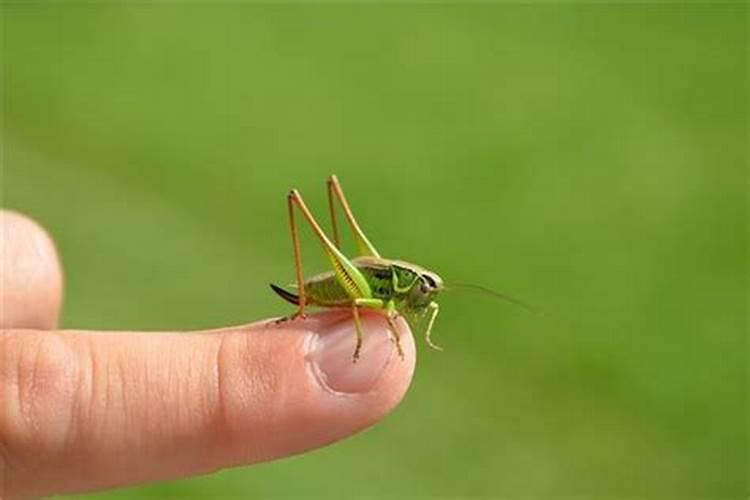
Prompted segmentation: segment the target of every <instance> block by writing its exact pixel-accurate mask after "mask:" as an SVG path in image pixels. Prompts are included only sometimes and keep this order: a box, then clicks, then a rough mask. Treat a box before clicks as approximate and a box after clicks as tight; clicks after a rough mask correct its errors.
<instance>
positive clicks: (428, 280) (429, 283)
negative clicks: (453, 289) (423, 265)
mask: <svg viewBox="0 0 750 500" xmlns="http://www.w3.org/2000/svg"><path fill="white" fill-rule="evenodd" d="M430 288H437V283H435V280H434V279H432V276H430V275H429V274H423V275H422V291H425V292H426V291H427V290H428V289H430Z"/></svg>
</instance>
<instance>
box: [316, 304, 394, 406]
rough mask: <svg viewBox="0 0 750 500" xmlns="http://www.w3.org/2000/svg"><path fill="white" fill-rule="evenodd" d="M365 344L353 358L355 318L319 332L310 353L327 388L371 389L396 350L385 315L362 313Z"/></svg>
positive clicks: (354, 391) (318, 376)
mask: <svg viewBox="0 0 750 500" xmlns="http://www.w3.org/2000/svg"><path fill="white" fill-rule="evenodd" d="M362 316H363V317H362V336H363V338H362V348H361V350H360V354H359V359H357V361H356V362H354V359H353V356H354V349H355V347H356V343H357V335H356V330H355V327H354V321H353V319H352V318H348V319H345V320H344V321H341V322H339V323H335V324H334V325H331V327H330V328H329V329H327V330H326V331H324V332H322V333H318V334H317V337H316V339H315V341H314V343H313V345H312V346H311V352H310V355H309V357H308V359H309V361H310V362H311V364H312V371H313V373H314V374H315V376H316V377H317V378H318V380H319V382H320V383H321V384H322V385H323V386H324V387H326V388H328V389H331V390H333V391H335V392H342V393H350V394H356V393H363V392H367V391H369V390H370V389H371V388H372V387H373V386H374V385H375V382H376V381H377V379H378V377H380V374H381V373H383V371H384V370H385V367H386V365H387V364H388V362H389V361H390V359H391V357H392V356H393V355H394V354H395V348H394V347H393V345H392V343H391V341H390V338H389V335H388V330H387V323H386V322H385V319H383V318H379V317H377V316H373V315H362Z"/></svg>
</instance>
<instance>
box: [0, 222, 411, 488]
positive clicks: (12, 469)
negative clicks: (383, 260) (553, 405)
mask: <svg viewBox="0 0 750 500" xmlns="http://www.w3.org/2000/svg"><path fill="white" fill-rule="evenodd" d="M0 238H2V239H0V497H6V496H7V497H23V496H33V495H45V494H53V493H68V492H81V491H88V490H94V489H102V488H109V487H114V486H125V485H130V484H137V483H142V482H146V481H155V480H165V479H172V478H179V477H184V476H190V475H194V474H204V473H207V472H211V471H214V470H217V469H221V468H224V467H230V466H236V465H242V464H252V463H257V462H263V461H268V460H272V459H275V458H280V457H284V456H287V455H293V454H296V453H300V452H303V451H305V450H309V449H312V448H317V447H319V446H323V445H325V444H328V443H331V442H333V441H337V440H339V439H342V438H344V437H346V436H349V435H351V434H353V433H355V432H357V431H359V430H362V429H364V428H366V427H368V426H370V425H372V424H373V423H375V422H376V421H378V420H379V419H381V418H383V417H384V416H385V415H386V414H387V413H388V412H390V411H391V410H392V409H393V408H394V407H395V406H396V405H397V404H398V402H399V401H400V400H401V398H402V397H403V396H404V394H405V392H406V390H407V388H408V386H409V383H410V381H411V378H412V374H413V371H414V360H415V352H414V341H413V339H412V336H411V334H408V335H407V334H406V332H408V326H407V324H406V323H405V322H404V321H402V320H399V329H400V330H401V331H402V332H404V333H405V334H404V335H403V336H402V340H401V343H402V345H403V349H404V353H405V359H404V360H403V361H402V360H400V359H399V357H398V355H396V352H395V349H394V348H393V347H392V345H391V343H390V341H389V339H388V332H387V324H386V321H385V320H384V319H383V318H382V317H381V316H380V315H378V314H376V313H367V312H366V311H363V312H362V321H363V326H364V328H365V338H364V344H363V346H362V354H361V358H360V359H359V361H358V362H357V363H356V364H352V357H351V356H352V352H353V348H354V326H353V323H352V321H351V315H350V313H348V312H341V311H332V312H326V313H322V314H319V315H314V316H310V317H308V318H307V319H305V320H296V321H291V322H287V323H282V324H279V325H275V324H273V322H269V321H265V322H258V323H254V324H251V325H246V326H238V327H229V328H222V329H217V330H210V331H202V332H158V333H157V332H149V333H142V332H106V333H104V332H95V331H79V330H55V328H56V325H57V319H58V314H59V310H60V304H61V302H62V273H61V270H60V266H59V263H58V259H57V254H56V252H55V248H54V245H53V243H52V241H51V240H50V238H49V237H48V236H47V234H46V233H45V232H44V231H43V230H42V229H41V228H39V226H37V225H36V224H35V223H34V222H32V221H31V220H29V219H28V218H26V217H24V216H22V215H19V214H16V213H13V212H3V211H0Z"/></svg>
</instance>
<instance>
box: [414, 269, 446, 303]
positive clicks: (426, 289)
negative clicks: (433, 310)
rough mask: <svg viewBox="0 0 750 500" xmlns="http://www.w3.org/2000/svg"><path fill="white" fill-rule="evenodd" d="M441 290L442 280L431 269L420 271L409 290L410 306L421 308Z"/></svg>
mask: <svg viewBox="0 0 750 500" xmlns="http://www.w3.org/2000/svg"><path fill="white" fill-rule="evenodd" d="M442 290H443V280H442V279H441V278H440V276H438V275H437V274H435V273H433V272H431V271H422V272H420V274H419V277H418V278H417V280H416V281H415V283H414V286H412V288H411V290H410V291H409V296H408V301H409V303H410V305H411V306H412V307H415V308H423V307H426V306H427V305H428V304H429V303H430V302H432V301H433V300H434V299H435V297H436V296H437V294H438V293H440V292H441V291H442Z"/></svg>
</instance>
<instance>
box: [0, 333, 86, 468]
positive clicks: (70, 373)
mask: <svg viewBox="0 0 750 500" xmlns="http://www.w3.org/2000/svg"><path fill="white" fill-rule="evenodd" d="M0 335H2V338H0V355H1V356H2V358H3V361H4V363H3V364H2V367H0V387H3V388H4V389H5V395H4V396H3V398H2V399H3V400H4V401H3V402H2V405H0V406H2V407H3V410H2V411H0V448H3V450H4V453H5V454H6V460H8V461H9V462H12V459H11V458H8V457H13V458H16V457H17V458H18V459H19V460H20V461H21V462H22V463H25V459H26V458H31V459H32V460H33V457H26V455H27V454H33V455H37V456H39V455H41V454H43V455H41V456H44V457H47V458H52V457H54V456H56V455H60V454H61V453H63V452H64V448H65V443H66V441H67V436H68V434H69V432H70V429H71V425H72V420H73V413H74V399H75V393H76V386H77V379H78V363H77V359H76V358H77V357H76V353H75V352H74V350H73V349H72V348H71V347H70V345H69V344H68V343H66V342H65V340H64V339H62V338H61V337H60V336H59V335H56V334H53V333H39V334H36V333H29V332H11V333H3V334H0Z"/></svg>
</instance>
